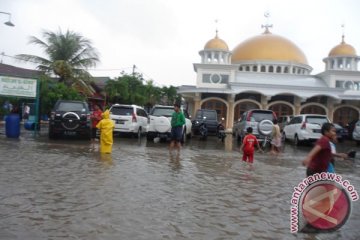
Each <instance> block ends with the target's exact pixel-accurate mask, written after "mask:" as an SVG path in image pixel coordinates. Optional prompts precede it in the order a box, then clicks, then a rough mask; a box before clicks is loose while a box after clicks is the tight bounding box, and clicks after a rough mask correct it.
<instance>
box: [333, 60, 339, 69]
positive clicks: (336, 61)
mask: <svg viewBox="0 0 360 240" xmlns="http://www.w3.org/2000/svg"><path fill="white" fill-rule="evenodd" d="M334 63H335V64H334V65H335V67H334V69H335V70H337V69H338V68H339V66H338V60H337V58H335V59H334Z"/></svg>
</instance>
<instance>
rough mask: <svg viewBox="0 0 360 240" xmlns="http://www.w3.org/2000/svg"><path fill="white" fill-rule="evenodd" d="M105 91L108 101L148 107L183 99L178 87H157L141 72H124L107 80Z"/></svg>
mask: <svg viewBox="0 0 360 240" xmlns="http://www.w3.org/2000/svg"><path fill="white" fill-rule="evenodd" d="M105 92H106V95H107V97H108V102H111V103H122V104H136V105H140V106H146V107H152V106H154V105H155V104H163V105H172V104H173V103H174V102H175V101H180V100H181V95H179V94H177V92H176V87H174V86H170V87H157V86H155V85H154V82H153V81H152V80H149V81H145V80H144V78H143V77H142V75H141V74H139V73H134V74H132V75H129V74H126V73H124V72H122V76H120V77H118V78H117V79H114V80H110V81H108V82H107V84H106V86H105Z"/></svg>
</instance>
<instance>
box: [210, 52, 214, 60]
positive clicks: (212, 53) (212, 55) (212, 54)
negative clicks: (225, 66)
mask: <svg viewBox="0 0 360 240" xmlns="http://www.w3.org/2000/svg"><path fill="white" fill-rule="evenodd" d="M211 63H214V52H211Z"/></svg>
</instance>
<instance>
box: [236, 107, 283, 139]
mask: <svg viewBox="0 0 360 240" xmlns="http://www.w3.org/2000/svg"><path fill="white" fill-rule="evenodd" d="M274 119H276V115H275V113H274V112H273V111H271V110H260V109H252V110H249V111H246V112H244V113H243V115H242V116H241V119H240V120H239V121H238V122H237V123H236V127H235V128H233V129H234V130H235V138H236V139H237V140H238V141H242V139H243V138H244V136H245V135H246V129H247V128H248V127H252V129H253V134H254V135H255V136H256V137H257V139H258V140H259V141H260V142H262V141H264V140H265V138H266V137H267V136H270V135H271V133H272V128H273V121H274Z"/></svg>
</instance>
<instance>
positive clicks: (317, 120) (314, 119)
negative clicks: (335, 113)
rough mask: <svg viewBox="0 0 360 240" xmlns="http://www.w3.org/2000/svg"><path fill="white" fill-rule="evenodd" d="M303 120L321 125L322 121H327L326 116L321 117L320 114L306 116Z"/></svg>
mask: <svg viewBox="0 0 360 240" xmlns="http://www.w3.org/2000/svg"><path fill="white" fill-rule="evenodd" d="M305 122H307V123H311V124H318V125H320V126H322V125H323V124H324V123H326V122H329V121H328V119H327V117H321V116H308V117H306V120H305Z"/></svg>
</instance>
